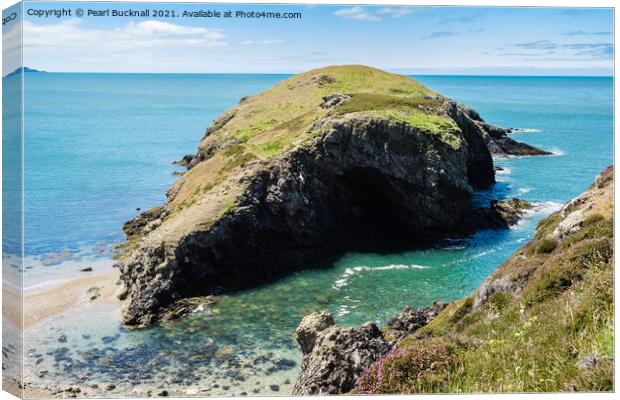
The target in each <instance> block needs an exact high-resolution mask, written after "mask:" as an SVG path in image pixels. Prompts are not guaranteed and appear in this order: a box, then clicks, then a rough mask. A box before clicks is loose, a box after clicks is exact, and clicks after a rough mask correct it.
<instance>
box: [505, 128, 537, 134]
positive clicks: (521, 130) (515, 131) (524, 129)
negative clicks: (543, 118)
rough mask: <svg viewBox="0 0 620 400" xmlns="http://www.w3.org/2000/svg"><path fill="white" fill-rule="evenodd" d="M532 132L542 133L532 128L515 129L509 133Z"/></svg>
mask: <svg viewBox="0 0 620 400" xmlns="http://www.w3.org/2000/svg"><path fill="white" fill-rule="evenodd" d="M533 132H542V130H540V129H532V128H515V129H513V130H512V132H511V133H533Z"/></svg>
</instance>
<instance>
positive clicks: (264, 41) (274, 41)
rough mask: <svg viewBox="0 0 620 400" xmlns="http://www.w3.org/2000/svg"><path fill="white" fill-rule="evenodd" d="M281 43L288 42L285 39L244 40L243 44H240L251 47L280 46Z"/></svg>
mask: <svg viewBox="0 0 620 400" xmlns="http://www.w3.org/2000/svg"><path fill="white" fill-rule="evenodd" d="M280 43H286V40H284V39H269V38H267V39H264V40H244V41H242V42H239V44H240V45H244V46H247V45H251V44H280Z"/></svg>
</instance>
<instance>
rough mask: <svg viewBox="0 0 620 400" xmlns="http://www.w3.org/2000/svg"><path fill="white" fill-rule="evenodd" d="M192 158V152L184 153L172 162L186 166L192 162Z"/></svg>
mask: <svg viewBox="0 0 620 400" xmlns="http://www.w3.org/2000/svg"><path fill="white" fill-rule="evenodd" d="M193 160H194V155H193V154H186V155H184V156H183V158H181V159H180V160H179V161H175V162H173V164H176V165H180V166H182V167H187V166H189V165H190V164H191V163H192V161H193Z"/></svg>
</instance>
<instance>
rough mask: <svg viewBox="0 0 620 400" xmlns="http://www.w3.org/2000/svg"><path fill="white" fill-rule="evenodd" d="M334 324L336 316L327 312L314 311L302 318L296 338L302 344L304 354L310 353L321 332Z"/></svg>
mask: <svg viewBox="0 0 620 400" xmlns="http://www.w3.org/2000/svg"><path fill="white" fill-rule="evenodd" d="M334 325H335V322H334V318H332V315H331V314H329V313H326V312H323V313H312V314H310V315H307V316H305V317H304V319H302V320H301V323H300V324H299V326H298V327H297V329H296V330H295V340H296V341H297V343H299V345H300V346H301V350H302V351H303V352H304V354H307V353H310V352H311V351H312V349H313V348H314V343H315V342H316V339H317V336H318V335H319V333H320V332H323V331H324V330H325V329H327V328H329V327H331V326H334Z"/></svg>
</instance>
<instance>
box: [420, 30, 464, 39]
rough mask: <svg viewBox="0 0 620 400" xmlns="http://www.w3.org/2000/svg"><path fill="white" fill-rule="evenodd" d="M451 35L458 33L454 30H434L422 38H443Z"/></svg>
mask: <svg viewBox="0 0 620 400" xmlns="http://www.w3.org/2000/svg"><path fill="white" fill-rule="evenodd" d="M450 36H458V33H456V32H452V31H439V32H432V33H431V34H430V35H428V36H424V37H423V38H422V39H423V40H428V39H441V38H446V37H450Z"/></svg>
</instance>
